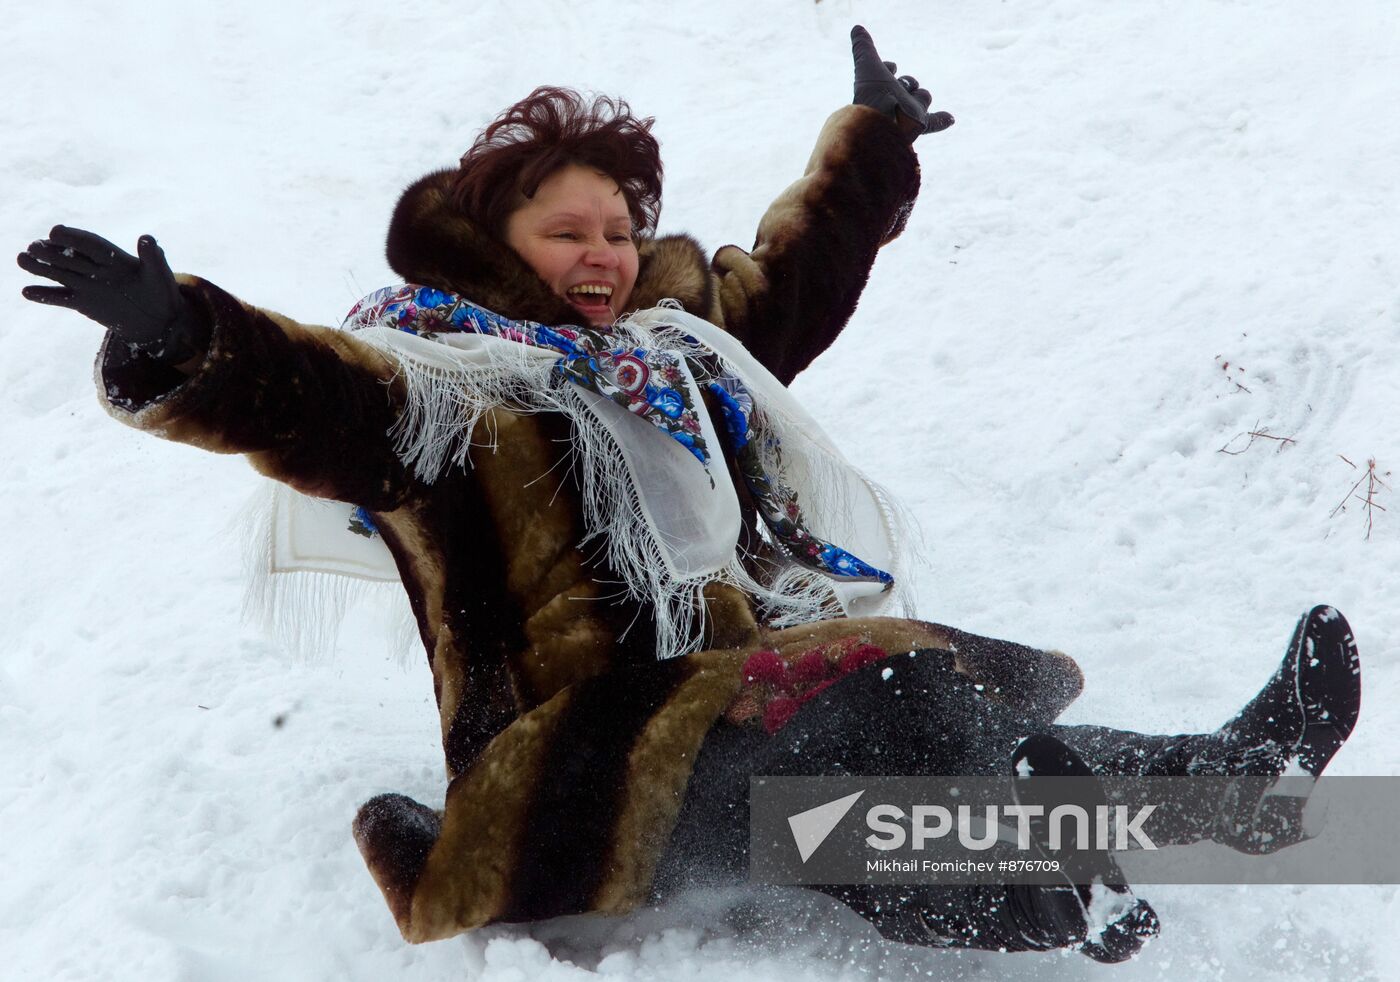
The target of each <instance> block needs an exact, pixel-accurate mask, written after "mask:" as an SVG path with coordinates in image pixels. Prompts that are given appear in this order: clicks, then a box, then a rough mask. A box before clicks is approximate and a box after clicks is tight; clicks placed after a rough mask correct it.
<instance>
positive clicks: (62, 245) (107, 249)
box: [17, 225, 208, 364]
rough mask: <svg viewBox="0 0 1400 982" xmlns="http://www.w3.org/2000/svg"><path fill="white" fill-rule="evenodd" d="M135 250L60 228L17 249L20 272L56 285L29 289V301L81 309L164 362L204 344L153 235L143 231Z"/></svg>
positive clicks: (189, 354) (187, 354) (25, 292)
mask: <svg viewBox="0 0 1400 982" xmlns="http://www.w3.org/2000/svg"><path fill="white" fill-rule="evenodd" d="M136 252H137V255H135V256H133V255H131V254H130V253H128V252H125V251H123V250H122V249H120V248H118V247H117V246H115V245H113V244H112V243H110V242H108V241H107V240H106V239H104V238H102V237H101V236H100V235H94V234H93V233H91V232H85V231H83V230H82V229H78V228H67V227H65V226H63V225H55V226H54V227H53V230H52V231H50V232H49V237H48V238H47V239H40V240H39V241H37V242H31V243H30V244H29V248H28V249H26V250H25V251H24V252H22V253H20V254H19V257H18V260H17V261H18V263H19V266H20V268H21V269H23V270H25V271H26V272H29V273H33V274H34V275H35V276H42V277H44V278H45V279H48V280H53V281H54V282H55V283H57V284H59V285H58V286H27V287H25V288H24V290H23V295H24V299H26V300H33V301H34V302H35V303H43V304H50V305H52V306H55V307H67V308H68V309H69V310H76V311H77V312H78V313H80V314H82V315H83V316H84V317H88V318H91V319H92V320H95V321H97V323H99V324H101V325H102V326H103V327H106V328H107V329H109V330H110V331H111V332H112V333H113V334H115V335H117V336H118V337H119V338H121V339H122V340H123V341H125V342H127V343H128V344H129V345H131V346H132V347H134V348H137V349H139V350H141V351H142V352H144V353H145V354H147V355H149V356H151V357H153V358H156V359H158V360H160V361H163V362H165V363H167V364H176V363H179V362H182V361H186V360H188V359H189V358H191V357H193V356H194V355H196V354H199V353H200V352H201V351H202V350H203V348H204V347H207V343H208V338H207V335H206V336H204V337H201V336H200V335H201V334H202V333H205V332H202V331H201V330H200V327H201V325H200V323H199V318H198V317H196V316H193V314H192V311H191V310H190V305H189V303H188V302H187V301H186V300H185V298H184V297H183V296H182V295H181V293H180V287H179V284H177V283H176V282H175V274H173V273H172V272H170V266H169V264H167V263H166V261H165V253H164V252H162V251H161V248H160V246H158V245H156V240H155V239H154V238H152V237H151V236H149V235H143V236H141V238H140V239H139V240H137V243H136Z"/></svg>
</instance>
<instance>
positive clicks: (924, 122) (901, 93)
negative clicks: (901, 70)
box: [851, 24, 953, 143]
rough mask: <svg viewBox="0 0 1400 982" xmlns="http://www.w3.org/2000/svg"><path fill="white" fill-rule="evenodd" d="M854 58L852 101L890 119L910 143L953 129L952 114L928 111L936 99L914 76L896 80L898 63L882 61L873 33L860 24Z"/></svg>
mask: <svg viewBox="0 0 1400 982" xmlns="http://www.w3.org/2000/svg"><path fill="white" fill-rule="evenodd" d="M851 56H852V57H853V58H854V59H855V63H856V94H855V98H854V99H852V100H851V101H852V102H853V103H855V104H856V105H857V106H869V107H870V108H872V109H878V110H879V111H880V112H882V113H884V114H885V115H886V116H889V117H891V118H892V119H893V120H894V121H895V122H896V123H898V124H899V128H900V129H901V130H903V131H904V135H905V136H907V137H909V142H910V143H913V142H914V140H916V139H918V138H919V137H920V136H922V135H923V134H925V133H937V132H938V131H939V130H946V129H947V128H948V127H950V126H952V125H953V117H952V116H951V115H950V114H948V113H945V112H936V113H931V112H929V111H928V107H929V104H930V103H931V102H933V96H931V95H929V93H928V91H927V90H925V89H921V88H919V80H918V79H916V78H914V77H913V76H912V75H903V76H900V77H899V78H895V75H894V73H895V71H896V66H895V63H894V62H892V61H881V60H880V54H879V52H877V51H876V50H875V42H874V41H873V40H872V39H871V37H870V32H869V31H867V30H866V29H865V28H863V27H861V26H860V25H859V24H857V25H856V26H855V27H853V28H851Z"/></svg>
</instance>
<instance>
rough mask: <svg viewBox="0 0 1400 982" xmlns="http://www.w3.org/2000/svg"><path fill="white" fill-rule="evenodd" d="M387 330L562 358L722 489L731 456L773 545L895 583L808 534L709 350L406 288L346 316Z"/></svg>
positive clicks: (800, 558) (745, 396)
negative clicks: (695, 394)
mask: <svg viewBox="0 0 1400 982" xmlns="http://www.w3.org/2000/svg"><path fill="white" fill-rule="evenodd" d="M371 326H373V327H389V328H393V329H396V330H399V331H403V332H406V333H408V334H412V335H414V336H417V337H420V338H424V339H427V340H437V339H438V338H439V337H441V336H442V335H447V334H452V333H459V332H466V333H476V334H482V335H488V336H491V337H495V338H499V339H502V340H507V341H513V342H516V343H519V344H523V345H530V346H533V347H536V348H542V349H547V350H549V351H553V352H557V353H558V354H559V359H558V360H557V361H556V362H555V363H554V372H555V374H556V376H557V377H559V378H560V379H561V380H564V381H566V382H567V383H570V384H573V385H577V386H579V387H581V388H583V389H586V390H587V391H589V392H592V393H595V394H596V395H598V396H601V397H603V398H605V399H608V400H610V401H612V402H614V403H616V404H617V405H619V406H621V407H622V408H624V409H626V410H627V411H628V412H630V413H632V414H633V415H635V416H637V417H638V418H640V419H642V420H644V421H646V422H648V423H650V424H651V425H653V426H655V427H656V428H657V429H658V430H660V431H661V432H663V433H665V434H666V435H667V436H668V437H670V438H671V439H672V440H675V441H676V442H677V443H678V444H680V445H681V446H682V447H684V448H685V449H686V450H687V451H689V452H690V453H691V454H692V455H693V456H694V457H695V458H696V460H697V461H698V462H699V464H700V465H701V466H702V467H703V469H704V473H705V474H706V475H708V477H709V480H710V482H711V484H712V485H713V483H714V481H715V475H714V466H715V462H716V450H717V449H718V450H719V452H720V460H721V463H720V466H721V467H723V454H724V451H726V450H727V451H728V455H729V458H730V459H732V460H733V462H734V465H735V470H737V471H738V473H739V475H740V477H741V478H742V480H743V482H744V486H745V488H746V489H747V490H748V495H749V499H750V500H751V501H752V503H753V505H754V507H755V509H756V510H757V511H758V513H759V515H760V516H761V517H762V519H763V522H764V524H765V526H766V527H767V529H768V531H769V533H770V535H771V539H772V541H773V542H774V543H775V544H776V545H777V546H778V547H779V549H780V550H781V551H783V552H785V553H786V554H787V555H788V556H789V557H790V558H791V559H792V560H793V561H795V562H796V563H798V564H800V565H802V566H804V567H806V568H808V569H810V570H813V571H816V572H819V573H822V574H824V575H825V576H828V577H831V578H833V579H836V580H840V581H848V582H868V583H878V584H881V585H882V586H883V588H884V589H885V590H888V589H889V588H890V586H891V585H892V584H893V582H894V578H893V577H892V576H891V575H890V574H889V573H887V572H885V571H883V570H880V569H876V568H875V567H874V566H871V565H870V564H868V563H866V562H864V561H862V560H861V559H859V558H858V557H856V556H854V555H852V554H851V553H850V552H848V551H846V550H845V549H843V548H841V547H840V546H837V545H834V544H833V543H830V542H827V541H825V540H824V539H821V538H819V537H817V536H816V535H814V534H812V532H811V531H810V530H809V529H808V528H807V525H806V523H805V522H804V520H803V516H802V510H801V508H800V507H799V505H798V501H797V497H798V496H797V492H796V491H795V490H794V489H792V488H791V487H788V486H787V485H786V484H785V483H784V482H783V481H782V480H781V478H780V477H779V473H778V470H777V468H775V467H773V466H772V462H773V461H780V460H781V455H782V448H781V446H780V445H779V443H778V440H777V438H776V436H774V435H773V434H771V433H767V432H765V430H764V427H763V426H762V424H761V423H758V422H756V420H759V419H761V412H758V411H756V410H758V408H759V407H756V406H755V402H754V398H753V395H752V394H751V392H750V391H749V388H748V387H747V386H746V385H745V384H744V382H743V381H742V380H741V379H740V378H738V377H737V376H735V375H734V374H732V373H729V372H726V371H724V370H723V368H722V367H721V366H720V365H719V364H718V359H716V358H714V357H713V356H712V355H711V354H710V353H709V352H708V351H707V349H706V348H705V347H704V346H703V345H702V344H700V342H698V341H696V340H695V338H693V337H691V336H689V335H682V336H681V337H680V342H681V344H680V345H678V346H677V350H670V349H660V348H648V347H638V346H636V345H635V343H633V342H632V339H631V338H629V337H628V336H627V335H626V333H624V332H623V331H619V330H617V329H614V328H606V327H579V326H574V325H569V326H555V327H549V326H546V325H544V324H536V323H533V322H531V321H515V320H510V319H508V318H506V317H502V316H501V315H500V314H496V313H493V312H492V311H489V310H486V309H485V308H483V307H479V306H477V305H476V304H473V303H471V302H470V301H469V300H466V299H465V298H463V297H459V296H456V295H455V294H452V293H448V292H446V291H443V290H436V289H432V288H431V287H425V286H416V285H413V284H406V285H400V286H391V287H385V288H383V289H381V290H377V291H376V292H374V293H372V294H370V295H369V296H368V297H366V298H364V299H363V300H361V301H360V302H359V303H357V304H356V305H355V306H354V307H353V308H352V309H351V310H350V313H349V314H348V315H347V316H346V321H345V327H346V328H347V329H352V330H358V329H362V328H365V327H371ZM682 365H684V369H685V370H688V372H689V374H690V375H691V377H693V378H694V379H695V381H696V382H697V383H698V384H699V385H700V386H701V387H702V388H703V389H704V390H705V391H708V392H709V393H710V395H711V396H712V397H713V398H714V400H715V402H716V404H717V405H718V407H719V409H720V412H721V415H722V417H723V423H724V425H723V428H722V429H720V430H719V431H718V432H719V433H720V435H721V438H722V440H723V441H724V443H725V444H726V446H725V447H723V448H714V447H711V446H709V445H707V442H706V440H705V438H704V436H703V430H704V428H703V427H702V426H701V423H700V418H699V414H701V413H703V412H705V411H706V409H705V407H704V406H703V405H696V404H695V402H694V400H693V398H692V396H691V392H692V391H694V390H692V389H691V388H690V387H688V386H686V385H684V384H681V383H682V382H683V380H684V377H685V374H686V371H685V370H683V367H682ZM351 527H352V530H354V531H356V532H358V533H360V534H362V535H373V534H374V532H375V530H374V527H373V522H372V521H371V520H370V517H369V515H368V513H367V512H366V511H365V510H364V509H357V511H356V517H355V518H354V519H352V524H351Z"/></svg>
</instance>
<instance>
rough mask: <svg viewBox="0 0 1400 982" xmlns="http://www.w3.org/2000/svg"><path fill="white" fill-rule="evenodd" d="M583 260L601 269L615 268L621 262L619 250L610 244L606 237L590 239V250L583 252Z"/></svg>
mask: <svg viewBox="0 0 1400 982" xmlns="http://www.w3.org/2000/svg"><path fill="white" fill-rule="evenodd" d="M583 261H584V263H585V264H587V265H589V266H597V267H599V268H600V269H613V268H615V267H616V266H617V265H618V264H619V263H620V262H621V260H619V259H618V258H617V250H616V249H614V248H613V247H612V246H611V245H609V244H608V241H607V240H606V239H590V240H589V242H588V251H587V252H585V253H584V254H583Z"/></svg>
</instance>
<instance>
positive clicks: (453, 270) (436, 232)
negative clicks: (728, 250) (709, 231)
mask: <svg viewBox="0 0 1400 982" xmlns="http://www.w3.org/2000/svg"><path fill="white" fill-rule="evenodd" d="M456 173H457V172H456V171H455V170H440V171H434V172H433V173H431V174H428V175H427V176H426V177H423V178H421V179H419V180H418V181H415V182H414V183H413V184H411V185H409V187H408V189H407V190H406V191H404V193H403V195H402V196H401V197H400V198H399V203H398V205H397V206H396V207H395V208H394V217H393V218H392V219H391V220H390V223H389V239H388V244H387V247H386V250H385V251H386V254H387V257H388V260H389V266H390V267H391V268H392V269H393V270H394V272H396V273H398V274H399V275H400V276H402V277H403V278H404V279H405V280H407V281H408V282H410V283H421V284H424V285H426V286H434V287H437V288H438V289H441V290H448V291H451V292H453V293H457V294H460V295H462V296H464V297H467V298H468V299H470V300H471V301H472V302H473V303H477V304H480V305H481V306H483V307H486V308H487V309H488V310H493V311H495V312H496V313H498V314H504V315H505V316H507V317H512V318H515V319H517V320H532V321H537V322H539V323H542V324H568V323H576V322H577V321H578V312H577V311H576V310H574V308H573V307H572V306H570V305H569V303H568V302H567V301H566V300H564V298H563V297H558V296H555V295H554V294H553V293H552V292H550V289H549V287H548V286H547V285H546V284H545V282H544V281H543V280H541V279H540V278H539V277H538V276H537V275H535V272H534V270H532V269H530V267H529V266H527V265H526V264H525V261H524V260H523V259H521V258H520V256H519V254H518V253H516V251H515V250H514V249H512V248H510V247H509V246H508V245H506V244H505V243H504V242H502V241H500V240H499V239H497V238H496V237H495V236H493V235H491V234H490V233H488V232H486V231H485V230H483V229H481V228H479V227H478V226H477V225H476V224H474V223H473V222H472V221H470V220H469V219H468V218H467V217H466V216H465V215H463V214H462V213H461V212H460V211H458V210H457V209H456V208H454V207H453V206H452V200H451V188H452V179H453V177H454V176H455V175H456ZM638 252H639V253H640V260H641V261H640V265H639V268H638V272H637V284H636V286H635V287H633V289H632V296H631V298H630V302H629V306H628V308H627V310H626V311H619V313H628V312H630V311H633V310H644V309H646V308H648V307H654V306H656V304H657V303H659V302H660V301H662V300H665V299H668V298H670V299H675V300H679V301H680V302H681V304H682V306H684V307H685V309H686V310H687V311H689V312H690V313H692V314H694V315H696V316H697V317H705V318H709V317H711V315H712V308H713V303H714V293H713V286H712V283H711V277H710V274H709V263H708V261H707V260H706V257H705V254H704V252H703V251H702V250H701V248H700V244H699V243H698V242H696V241H695V240H694V239H692V238H691V237H690V236H688V235H667V236H663V237H661V238H656V239H648V240H645V241H643V242H642V243H641V244H640V246H639V248H638Z"/></svg>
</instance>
